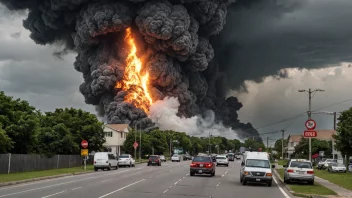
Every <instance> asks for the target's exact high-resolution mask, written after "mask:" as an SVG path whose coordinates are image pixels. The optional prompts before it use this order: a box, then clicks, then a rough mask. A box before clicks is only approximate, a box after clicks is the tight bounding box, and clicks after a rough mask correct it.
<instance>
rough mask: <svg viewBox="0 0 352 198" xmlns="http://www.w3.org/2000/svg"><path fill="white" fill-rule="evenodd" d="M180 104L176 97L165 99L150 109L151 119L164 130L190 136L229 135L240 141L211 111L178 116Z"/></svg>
mask: <svg viewBox="0 0 352 198" xmlns="http://www.w3.org/2000/svg"><path fill="white" fill-rule="evenodd" d="M179 107H180V103H179V102H178V100H177V98H175V97H165V98H164V99H163V100H158V101H157V102H155V103H154V104H153V105H152V106H151V107H150V112H149V118H150V119H151V120H152V121H153V122H154V123H156V125H157V126H158V127H159V128H160V129H162V130H175V131H182V132H186V133H187V134H190V135H204V134H212V135H214V136H217V135H227V136H231V138H236V139H239V137H238V135H237V133H236V132H235V131H234V130H232V129H231V128H227V127H225V126H224V125H223V124H222V123H218V122H216V120H215V114H214V112H213V111H211V110H209V111H206V112H204V116H203V117H202V116H201V115H197V116H192V117H189V118H186V117H182V116H181V117H180V116H178V115H177V113H178V109H179Z"/></svg>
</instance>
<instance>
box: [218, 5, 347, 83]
mask: <svg viewBox="0 0 352 198" xmlns="http://www.w3.org/2000/svg"><path fill="white" fill-rule="evenodd" d="M240 2H242V1H240ZM246 2H248V1H246ZM258 2H261V3H258ZM263 2H264V3H263ZM351 8H352V1H350V0H336V1H331V0H304V1H303V0H295V1H292V0H280V1H276V0H273V1H265V0H263V1H257V3H256V4H254V3H253V4H252V5H249V6H243V5H241V6H239V4H237V6H233V7H232V8H231V9H229V11H228V18H227V25H226V26H225V28H224V30H223V31H222V33H221V34H220V37H219V39H217V40H215V42H214V43H215V44H214V45H215V47H214V48H215V52H216V58H217V60H219V61H220V63H221V67H222V70H226V71H227V74H228V76H229V78H228V80H229V84H230V86H231V87H232V88H237V87H238V86H239V85H240V84H241V83H242V82H243V81H244V80H248V79H252V80H260V79H261V78H262V77H264V76H268V75H273V74H276V73H277V72H278V71H279V70H280V69H282V68H287V67H300V68H322V67H328V66H331V65H337V64H339V63H341V62H344V61H352V54H351V51H352V26H351V25H350V24H349V20H350V19H351V18H352V12H351V11H350V10H351Z"/></svg>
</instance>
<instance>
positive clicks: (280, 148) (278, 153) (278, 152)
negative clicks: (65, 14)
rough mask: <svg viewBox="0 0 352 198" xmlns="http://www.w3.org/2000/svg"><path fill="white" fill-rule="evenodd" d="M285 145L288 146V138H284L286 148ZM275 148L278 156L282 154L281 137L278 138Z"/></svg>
mask: <svg viewBox="0 0 352 198" xmlns="http://www.w3.org/2000/svg"><path fill="white" fill-rule="evenodd" d="M285 147H287V139H284V148H285ZM274 150H275V151H276V152H277V156H278V157H281V156H282V140H281V139H279V140H276V142H275V145H274ZM284 152H285V151H284Z"/></svg>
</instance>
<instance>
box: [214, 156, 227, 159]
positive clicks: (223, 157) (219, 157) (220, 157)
mask: <svg viewBox="0 0 352 198" xmlns="http://www.w3.org/2000/svg"><path fill="white" fill-rule="evenodd" d="M216 159H226V157H225V156H218V157H216Z"/></svg>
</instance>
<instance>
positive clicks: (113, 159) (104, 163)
mask: <svg viewBox="0 0 352 198" xmlns="http://www.w3.org/2000/svg"><path fill="white" fill-rule="evenodd" d="M93 165H94V170H95V171H98V170H99V169H103V170H104V169H107V170H111V168H112V167H114V168H115V169H118V168H119V165H118V161H117V156H116V154H114V153H110V152H96V153H95V154H94V159H93Z"/></svg>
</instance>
